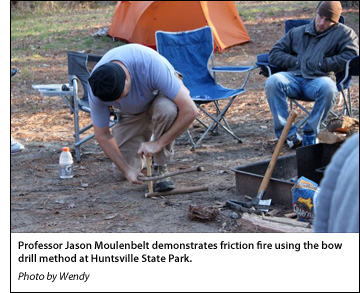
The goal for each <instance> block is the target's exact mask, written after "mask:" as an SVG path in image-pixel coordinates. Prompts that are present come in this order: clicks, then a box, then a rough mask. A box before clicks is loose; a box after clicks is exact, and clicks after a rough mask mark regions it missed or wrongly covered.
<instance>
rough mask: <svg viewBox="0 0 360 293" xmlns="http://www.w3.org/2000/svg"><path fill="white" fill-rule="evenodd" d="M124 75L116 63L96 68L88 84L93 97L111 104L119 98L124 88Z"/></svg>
mask: <svg viewBox="0 0 360 293" xmlns="http://www.w3.org/2000/svg"><path fill="white" fill-rule="evenodd" d="M125 79H126V74H125V71H124V69H123V68H122V67H121V66H120V65H119V64H117V63H114V62H109V63H106V64H103V65H101V66H99V67H98V68H96V69H95V70H94V71H93V72H92V74H91V76H90V78H89V84H90V87H91V90H92V92H93V94H94V95H95V96H97V97H98V98H99V99H100V100H102V101H104V102H112V101H115V100H117V99H118V98H120V96H121V94H122V93H123V91H124V87H125Z"/></svg>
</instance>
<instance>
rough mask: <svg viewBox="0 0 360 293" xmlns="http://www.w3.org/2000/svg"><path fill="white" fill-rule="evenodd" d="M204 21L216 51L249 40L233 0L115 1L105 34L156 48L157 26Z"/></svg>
mask: <svg viewBox="0 0 360 293" xmlns="http://www.w3.org/2000/svg"><path fill="white" fill-rule="evenodd" d="M207 25H208V26H211V28H212V30H213V34H214V40H215V48H217V49H218V50H219V51H222V50H224V49H225V48H227V47H230V46H234V45H237V44H242V43H245V42H248V41H250V37H249V35H248V34H247V32H246V29H245V26H244V24H243V22H242V21H241V18H240V16H239V13H238V11H237V9H236V6H235V3H234V1H118V3H117V5H116V8H115V13H114V16H113V19H112V21H111V25H110V28H109V33H108V34H109V36H111V37H113V38H115V39H119V40H122V41H126V42H130V43H138V44H142V45H146V46H149V47H152V48H155V32H156V31H158V30H163V31H170V32H181V31H188V30H194V29H197V28H200V27H203V26H207Z"/></svg>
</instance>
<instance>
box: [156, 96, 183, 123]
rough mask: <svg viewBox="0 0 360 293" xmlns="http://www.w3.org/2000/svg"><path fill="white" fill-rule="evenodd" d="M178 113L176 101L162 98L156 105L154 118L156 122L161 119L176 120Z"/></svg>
mask: <svg viewBox="0 0 360 293" xmlns="http://www.w3.org/2000/svg"><path fill="white" fill-rule="evenodd" d="M177 115H178V109H177V107H176V105H175V103H174V102H173V101H171V100H169V99H168V98H165V99H162V102H161V103H159V104H158V105H156V107H154V113H153V116H152V120H153V121H154V122H155V123H156V122H161V121H171V122H173V121H175V119H176V117H177Z"/></svg>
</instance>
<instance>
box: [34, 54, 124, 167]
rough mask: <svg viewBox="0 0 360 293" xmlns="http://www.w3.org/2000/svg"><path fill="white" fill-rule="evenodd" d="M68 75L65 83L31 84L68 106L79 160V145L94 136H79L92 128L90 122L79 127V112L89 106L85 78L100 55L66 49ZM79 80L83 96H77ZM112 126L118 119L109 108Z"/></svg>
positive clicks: (88, 108)
mask: <svg viewBox="0 0 360 293" xmlns="http://www.w3.org/2000/svg"><path fill="white" fill-rule="evenodd" d="M67 56H68V75H69V83H66V84H50V85H33V86H32V87H33V88H34V89H37V90H38V91H39V92H40V94H41V95H44V96H60V97H61V98H62V99H63V101H64V102H65V103H66V104H67V105H68V106H69V107H70V111H71V114H73V116H74V134H73V135H74V138H75V142H74V149H75V158H76V160H77V161H78V162H80V161H81V158H80V157H81V153H80V146H81V145H82V144H83V143H85V142H87V141H88V140H90V139H92V138H93V137H94V134H88V135H87V136H85V137H83V138H81V137H80V136H81V135H82V134H84V133H85V132H86V131H87V130H89V129H91V128H92V126H93V125H92V123H90V124H88V125H86V126H85V127H82V128H80V121H79V112H80V111H83V112H86V113H90V106H89V100H88V91H87V80H88V78H89V76H90V71H91V68H93V67H94V65H95V64H96V63H97V62H98V61H99V60H100V59H101V57H102V56H98V55H92V54H86V53H79V52H72V51H68V53H67ZM79 81H80V84H81V87H82V91H83V97H82V98H79V93H80V91H81V89H80V88H79ZM111 110H112V111H111V113H112V121H111V123H110V125H109V126H110V127H112V126H113V125H114V124H115V122H116V121H117V120H118V116H117V114H116V113H115V112H114V111H113V109H111Z"/></svg>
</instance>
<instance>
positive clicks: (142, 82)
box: [89, 44, 199, 192]
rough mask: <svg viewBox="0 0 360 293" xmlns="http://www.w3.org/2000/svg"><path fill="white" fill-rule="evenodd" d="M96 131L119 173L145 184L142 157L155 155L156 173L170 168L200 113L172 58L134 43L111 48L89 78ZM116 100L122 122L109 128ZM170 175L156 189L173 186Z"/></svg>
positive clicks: (160, 173) (158, 183)
mask: <svg viewBox="0 0 360 293" xmlns="http://www.w3.org/2000/svg"><path fill="white" fill-rule="evenodd" d="M89 101H90V107H91V118H92V121H93V125H94V132H95V137H96V140H97V141H98V143H99V144H100V146H101V148H102V149H103V151H104V152H105V154H106V155H107V156H108V157H109V158H110V159H111V160H112V162H113V167H114V173H115V174H116V175H117V177H122V178H126V179H127V180H128V181H129V182H130V183H133V184H143V181H140V180H139V179H138V178H139V177H140V176H143V174H142V173H141V170H142V169H143V167H144V166H143V158H144V157H145V156H151V157H153V162H154V165H153V167H154V174H155V175H162V174H164V173H166V172H167V165H168V164H169V162H170V160H171V158H172V156H173V154H174V141H175V139H176V138H177V137H178V136H179V135H181V134H182V133H183V132H184V131H185V130H186V129H187V128H188V127H189V126H190V125H191V124H192V122H193V121H194V120H195V118H196V117H197V116H198V115H199V112H198V109H197V107H196V105H195V103H194V102H193V101H192V99H191V97H190V95H189V91H188V90H187V89H186V87H185V86H184V85H183V84H182V82H181V80H180V79H179V78H178V75H177V73H176V72H175V70H174V68H173V67H172V66H171V64H170V63H169V62H168V61H167V60H166V59H165V58H164V57H162V56H161V55H159V54H158V53H157V52H156V51H154V50H153V49H151V48H148V47H145V46H142V45H139V44H129V45H124V46H120V47H117V48H114V49H112V50H110V51H109V52H107V53H106V54H105V55H104V56H103V58H102V59H101V60H100V61H99V62H98V64H96V66H95V68H94V70H93V71H92V74H91V76H90V78H89ZM110 106H112V107H113V108H114V109H117V111H118V112H119V113H120V114H119V115H120V119H119V123H116V125H115V126H114V128H113V131H112V134H111V133H110V129H109V119H110V111H109V107H110ZM174 188H175V186H174V183H173V182H172V180H171V179H170V178H169V177H167V178H165V179H161V180H159V181H157V182H156V183H155V185H154V190H155V191H158V192H160V191H167V190H171V189H174Z"/></svg>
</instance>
